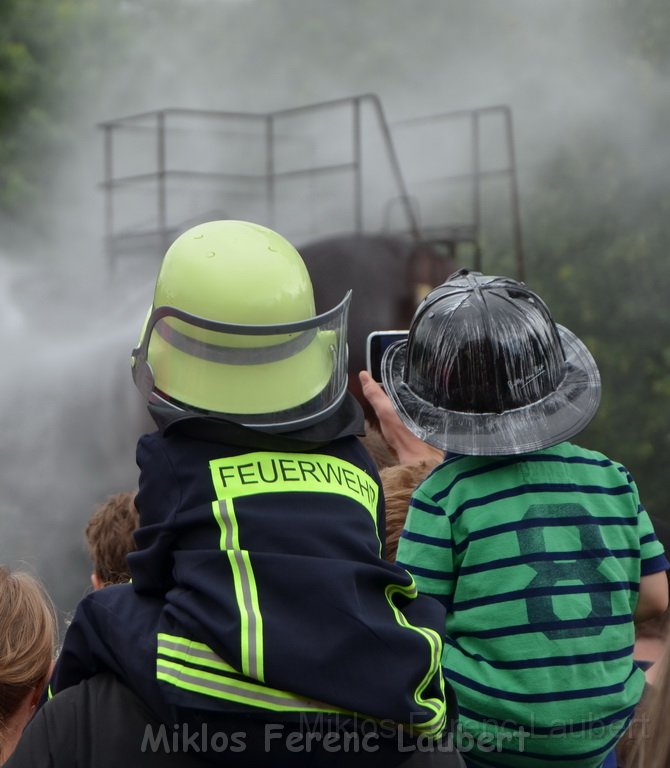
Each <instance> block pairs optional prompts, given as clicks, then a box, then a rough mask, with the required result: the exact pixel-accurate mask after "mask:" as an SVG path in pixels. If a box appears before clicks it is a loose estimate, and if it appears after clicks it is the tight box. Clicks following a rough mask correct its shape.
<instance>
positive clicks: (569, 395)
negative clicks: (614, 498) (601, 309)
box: [382, 324, 601, 456]
mask: <svg viewBox="0 0 670 768" xmlns="http://www.w3.org/2000/svg"><path fill="white" fill-rule="evenodd" d="M556 327H557V329H558V332H559V335H560V338H561V342H562V344H563V349H564V351H565V375H564V377H563V380H562V381H561V382H560V384H559V385H558V387H557V388H556V390H555V391H554V392H552V393H550V394H549V395H547V396H546V397H544V398H542V399H541V400H539V401H537V402H535V403H531V404H530V405H526V406H523V407H522V408H515V409H513V410H509V411H506V412H504V413H469V412H461V411H452V410H448V409H446V408H440V407H438V406H435V405H433V404H432V403H429V402H427V401H425V400H423V399H421V398H420V397H418V396H417V395H416V394H415V393H414V392H413V391H412V390H411V389H410V388H409V386H408V385H407V384H406V383H405V381H404V371H405V363H406V354H407V341H399V342H396V343H395V344H393V345H392V346H391V347H389V348H388V349H387V351H386V353H385V355H384V358H383V359H382V382H383V385H384V389H385V390H386V392H387V394H388V395H389V397H390V398H391V401H392V402H393V405H394V408H395V410H396V411H397V413H398V415H399V416H400V418H401V420H402V421H403V423H404V424H405V425H406V426H407V427H408V429H410V431H411V432H413V433H414V434H415V435H416V436H417V437H419V438H421V439H422V440H423V441H424V442H426V443H428V444H429V445H432V446H434V447H436V448H440V449H441V450H445V451H447V450H448V451H451V452H454V453H462V454H467V455H471V456H501V455H508V454H519V453H530V452H531V451H537V450H540V449H542V448H548V447H549V446H552V445H556V444H558V443H561V442H563V441H564V440H569V439H570V438H571V437H574V435H576V434H578V433H579V432H581V431H582V430H583V429H584V428H585V427H586V426H587V425H588V423H589V422H590V421H591V419H592V418H593V417H594V416H595V413H596V411H597V410H598V405H599V404H600V391H601V389H600V374H599V372H598V367H597V365H596V362H595V360H594V359H593V356H592V355H591V353H590V352H589V350H588V348H587V347H586V346H585V345H584V344H583V343H582V342H581V341H580V339H578V338H577V336H575V334H574V333H572V332H571V331H569V330H568V329H567V328H564V327H563V326H561V325H558V324H557V326H556Z"/></svg>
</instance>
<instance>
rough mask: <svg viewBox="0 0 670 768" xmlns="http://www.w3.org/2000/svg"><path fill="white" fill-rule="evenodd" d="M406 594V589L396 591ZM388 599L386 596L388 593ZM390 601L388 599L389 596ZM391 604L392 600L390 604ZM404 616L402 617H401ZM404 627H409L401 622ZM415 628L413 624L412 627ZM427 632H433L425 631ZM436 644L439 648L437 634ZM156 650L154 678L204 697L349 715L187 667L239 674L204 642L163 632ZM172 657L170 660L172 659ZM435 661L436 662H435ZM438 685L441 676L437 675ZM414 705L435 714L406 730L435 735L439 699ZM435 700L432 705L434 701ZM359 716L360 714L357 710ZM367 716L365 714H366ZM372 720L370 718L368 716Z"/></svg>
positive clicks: (439, 724)
mask: <svg viewBox="0 0 670 768" xmlns="http://www.w3.org/2000/svg"><path fill="white" fill-rule="evenodd" d="M400 591H403V593H406V590H400ZM388 597H389V598H390V596H388ZM389 602H390V599H389ZM391 604H392V603H391ZM403 618H404V617H403ZM405 625H406V626H411V625H409V624H407V623H406V622H405ZM413 628H414V629H418V628H417V627H413ZM419 631H420V630H419ZM426 633H427V634H432V635H435V634H436V633H433V632H430V630H428V631H426ZM433 639H434V638H433ZM438 646H439V647H441V643H440V642H439V637H438ZM158 653H159V654H161V656H167V657H169V658H160V657H159V658H157V659H156V678H157V679H158V680H163V681H164V682H166V683H169V684H170V685H174V686H175V687H177V688H183V689H184V690H188V691H192V692H194V693H200V694H202V695H204V696H213V697H215V698H220V699H225V700H228V701H235V702H237V703H240V704H245V705H247V706H250V707H258V708H260V709H267V710H272V711H275V712H281V711H291V712H335V713H338V714H346V715H350V716H353V715H355V714H356V713H354V712H353V711H352V710H347V709H342V708H341V707H335V706H332V705H329V704H324V703H323V702H320V701H316V700H315V699H310V698H307V697H304V696H298V695H296V694H294V693H290V692H288V691H281V690H278V689H276V688H270V687H268V686H264V685H259V684H257V683H253V682H250V681H246V680H240V679H237V678H234V677H230V676H229V675H227V674H219V672H215V671H212V672H208V671H206V670H203V669H198V668H196V667H192V666H190V664H197V665H199V666H200V667H209V668H210V669H212V670H220V672H228V673H230V674H233V675H239V672H237V670H235V669H234V668H233V667H232V666H231V665H230V664H227V663H226V662H225V661H224V660H223V659H222V658H221V657H220V656H218V655H217V654H216V653H215V652H214V651H213V650H212V649H211V648H210V647H209V646H208V645H205V643H199V642H196V641H194V640H189V639H187V638H185V637H179V636H177V635H170V634H167V633H164V632H160V633H159V634H158ZM172 659H174V661H173V660H172ZM438 664H439V662H438ZM439 679H440V681H441V684H442V677H441V676H440V678H439ZM429 680H430V675H427V676H426V680H425V681H424V683H422V686H420V688H419V689H418V690H419V692H420V691H422V690H423V689H425V687H426V685H427V684H428V682H429ZM415 701H416V702H417V704H418V705H419V706H420V707H422V708H423V709H429V710H433V711H435V713H436V714H435V716H434V717H433V718H431V720H429V721H427V722H425V723H419V724H417V723H411V724H406V725H405V727H407V728H408V729H409V730H410V731H416V732H418V733H426V734H428V735H436V734H438V733H440V732H441V731H442V729H443V728H444V723H445V720H446V711H445V710H446V708H445V706H444V703H443V702H440V701H439V699H427V700H424V699H421V698H420V696H418V695H417V696H416V697H415ZM435 702H437V704H436V705H434V703H435ZM358 714H359V715H360V713H358ZM366 717H367V715H366ZM371 719H374V718H371Z"/></svg>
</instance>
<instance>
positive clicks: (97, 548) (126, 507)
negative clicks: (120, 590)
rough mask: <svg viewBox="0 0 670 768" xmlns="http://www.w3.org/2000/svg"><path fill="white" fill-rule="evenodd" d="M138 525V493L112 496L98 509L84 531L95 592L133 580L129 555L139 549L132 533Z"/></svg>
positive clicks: (128, 492) (127, 492)
mask: <svg viewBox="0 0 670 768" xmlns="http://www.w3.org/2000/svg"><path fill="white" fill-rule="evenodd" d="M138 525H139V515H138V512H137V509H136V508H135V491H132V492H130V491H126V492H123V493H115V494H112V495H111V496H110V497H109V498H108V499H107V500H106V501H105V502H104V503H102V504H100V505H99V506H98V507H97V508H96V510H95V512H94V513H93V515H92V516H91V518H90V519H89V521H88V523H87V524H86V530H85V536H86V545H87V547H88V553H89V556H90V558H91V560H92V562H93V573H92V574H91V584H92V585H93V588H94V589H100V588H101V587H106V586H108V585H110V584H123V583H125V582H128V581H130V570H129V568H128V562H127V556H128V553H129V552H134V551H135V549H136V546H135V539H134V538H133V533H134V532H135V529H136V528H137V526H138Z"/></svg>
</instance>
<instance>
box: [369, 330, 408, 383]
mask: <svg viewBox="0 0 670 768" xmlns="http://www.w3.org/2000/svg"><path fill="white" fill-rule="evenodd" d="M408 333H409V331H372V333H370V334H368V339H367V343H366V350H365V359H366V363H367V369H368V373H369V374H370V376H372V378H373V379H374V380H375V381H377V382H381V380H382V374H381V366H382V357H383V356H384V352H386V350H387V349H388V348H389V347H390V346H391V344H393V343H394V342H396V341H402V340H403V339H406V338H407V335H408Z"/></svg>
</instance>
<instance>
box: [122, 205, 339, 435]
mask: <svg viewBox="0 0 670 768" xmlns="http://www.w3.org/2000/svg"><path fill="white" fill-rule="evenodd" d="M349 300H350V294H347V296H345V297H344V299H343V300H342V302H341V303H340V304H339V305H338V306H337V307H335V308H333V309H331V310H330V311H328V312H325V313H324V314H321V315H317V314H316V309H315V305H314V294H313V291H312V283H311V281H310V277H309V274H308V272H307V268H306V266H305V264H304V262H303V260H302V258H301V256H300V254H299V253H298V252H297V251H296V249H295V248H294V247H293V246H292V245H291V243H289V242H288V241H287V240H285V239H284V238H283V237H282V236H281V235H279V234H277V233H276V232H273V231H272V230H271V229H268V228H267V227H262V226H260V225H257V224H252V223H250V222H246V221H230V220H226V221H210V222H207V223H204V224H199V225H198V226H195V227H193V228H192V229H189V230H188V231H187V232H184V233H183V234H182V235H180V236H179V237H178V238H177V239H176V240H175V242H174V243H173V244H172V245H171V246H170V248H169V249H168V251H167V253H166V254H165V258H164V259H163V263H162V265H161V269H160V272H159V275H158V279H157V281H156V288H155V292H154V301H153V305H152V307H151V310H150V312H149V315H148V316H147V320H146V323H145V326H144V329H143V331H142V338H141V340H140V343H139V345H138V347H137V348H136V349H135V350H134V351H133V378H134V380H135V383H136V384H137V386H138V387H139V389H140V391H141V392H142V393H143V394H144V395H145V396H146V397H147V399H148V400H149V402H150V403H153V404H157V405H163V406H168V407H170V408H171V409H174V410H177V411H181V412H184V413H200V414H207V415H213V416H221V417H224V418H225V419H227V420H229V421H234V422H237V423H239V424H242V425H244V426H247V427H256V428H259V429H266V430H272V431H290V430H291V429H295V428H296V427H300V426H306V425H307V424H310V423H313V422H315V421H319V420H321V419H323V418H325V417H326V416H328V415H329V414H330V413H331V412H332V411H333V410H334V409H335V408H336V407H337V406H338V405H339V403H340V402H341V400H342V398H343V397H344V395H345V393H346V388H347V345H346V327H347V325H346V323H347V311H348V306H349Z"/></svg>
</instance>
